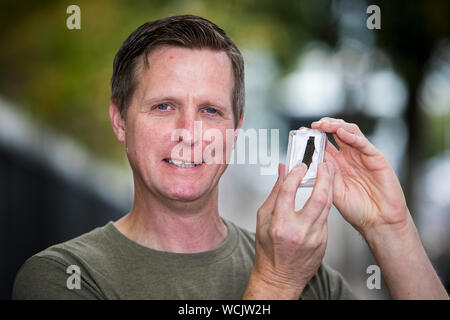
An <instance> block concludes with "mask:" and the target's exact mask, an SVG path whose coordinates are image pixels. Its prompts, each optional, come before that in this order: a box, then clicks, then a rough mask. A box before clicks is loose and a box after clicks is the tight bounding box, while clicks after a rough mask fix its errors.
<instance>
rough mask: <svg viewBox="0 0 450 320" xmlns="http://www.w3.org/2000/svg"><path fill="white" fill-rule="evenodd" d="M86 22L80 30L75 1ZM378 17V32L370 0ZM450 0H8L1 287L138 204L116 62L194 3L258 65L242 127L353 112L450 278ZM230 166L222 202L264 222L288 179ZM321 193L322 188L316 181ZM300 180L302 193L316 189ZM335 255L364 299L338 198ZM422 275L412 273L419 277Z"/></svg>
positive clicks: (363, 276)
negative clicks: (74, 26)
mask: <svg viewBox="0 0 450 320" xmlns="http://www.w3.org/2000/svg"><path fill="white" fill-rule="evenodd" d="M72 4H76V5H78V6H79V7H80V9H81V29H80V30H69V29H68V28H67V27H66V20H67V18H68V17H69V16H70V14H67V13H66V9H67V7H68V6H69V5H72ZM372 4H376V5H378V6H379V8H380V16H381V29H375V30H370V29H369V28H367V25H366V21H367V19H368V18H369V17H370V16H371V13H373V12H371V13H367V12H366V10H367V8H368V6H369V5H372ZM449 5H450V3H449V2H448V1H446V0H443V1H425V0H423V1H384V2H381V1H370V2H369V1H365V0H354V1H350V0H330V1H314V0H301V1H300V0H295V1H294V0H292V1H272V0H271V1H269V0H258V1H254V0H239V1H206V0H205V1H200V0H198V1H178V0H177V1H175V0H161V1H133V2H129V1H106V0H103V1H81V0H77V1H58V2H56V1H14V0H2V1H1V3H0V48H1V49H0V252H1V259H0V298H3V299H9V298H10V293H11V288H12V283H13V280H14V277H15V274H16V272H17V271H18V269H19V267H20V266H21V265H22V263H23V262H24V261H25V260H26V259H27V258H28V257H30V256H31V255H33V254H35V253H37V252H38V251H40V250H43V249H45V248H46V247H48V246H50V245H52V244H56V243H59V242H62V241H65V240H69V239H71V238H73V237H76V236H78V235H80V234H82V233H85V232H88V231H90V230H92V229H93V228H95V227H98V226H102V225H104V224H105V223H107V222H108V221H110V220H116V219H118V218H119V217H121V216H122V215H124V214H125V213H126V212H128V211H129V210H130V208H131V205H132V197H133V183H132V178H131V171H130V169H129V167H128V163H127V160H126V157H125V153H124V151H123V148H122V145H121V144H120V143H119V142H118V141H117V140H116V138H115V136H114V134H113V131H112V130H111V125H110V121H109V116H108V106H109V95H110V88H109V80H110V77H111V73H112V61H113V58H114V55H115V53H116V52H117V50H118V49H119V47H120V45H121V43H122V42H123V40H125V38H126V37H127V36H128V34H129V33H131V32H132V31H133V30H134V29H135V28H137V27H138V26H139V25H141V24H142V23H144V22H146V21H149V20H154V19H158V18H162V17H165V16H168V15H175V14H182V13H191V14H197V15H200V16H203V17H205V18H208V19H210V20H212V21H213V22H215V23H216V24H218V25H219V26H221V27H222V28H223V29H224V30H225V31H226V32H227V33H228V34H229V35H230V36H231V38H232V39H234V41H235V42H236V44H237V45H238V47H239V48H240V49H241V51H242V52H243V55H244V58H245V62H246V87H247V93H246V94H247V97H246V111H245V118H244V119H245V120H244V129H250V128H254V129H259V128H265V129H279V130H280V131H279V133H280V141H281V145H280V151H279V152H280V160H281V161H284V160H285V154H286V145H287V139H288V131H289V130H290V129H295V128H298V127H300V126H302V125H304V126H309V124H310V123H311V121H314V120H317V119H319V118H320V117H322V116H332V117H339V118H343V119H345V120H346V121H349V122H355V123H357V124H358V125H359V126H360V127H361V129H362V131H363V132H364V133H365V134H366V135H367V136H368V137H369V139H370V140H371V141H372V142H373V143H374V144H375V145H376V146H377V147H378V148H379V149H380V150H381V151H382V152H383V153H384V154H385V155H386V156H387V158H388V159H389V160H390V162H391V164H392V166H393V167H394V169H395V170H396V172H397V174H398V176H399V178H400V180H401V183H402V186H403V188H404V191H405V195H406V198H407V201H408V204H409V208H410V211H411V213H412V215H413V217H414V220H415V222H416V224H417V227H418V229H419V232H420V235H421V237H422V240H423V242H424V245H425V247H426V250H427V252H428V254H429V257H430V259H431V261H432V263H433V265H434V266H435V268H436V269H437V272H438V274H439V276H440V277H441V279H442V281H443V282H444V284H445V286H446V288H447V290H449V288H450V232H449V227H450V27H449V12H450V8H449ZM259 169H260V165H259V164H255V165H231V166H230V167H229V168H228V170H227V171H226V173H225V174H224V176H223V178H222V180H221V182H220V184H221V189H220V211H221V214H222V216H224V217H225V218H228V219H231V220H232V221H234V222H236V223H237V224H239V225H241V226H242V227H244V228H247V229H248V230H251V231H254V230H255V223H256V211H257V209H258V207H259V206H260V205H261V204H262V203H263V201H264V200H265V198H266V197H267V195H268V194H269V192H270V190H271V188H272V186H273V184H274V182H275V180H276V176H275V175H272V176H264V175H261V174H260V170H259ZM309 190H310V189H309ZM309 192H310V191H308V190H302V191H301V192H299V194H298V197H297V205H298V206H301V204H302V203H303V202H304V201H305V199H306V198H307V197H308V195H309ZM329 233H330V235H329V243H328V247H327V251H326V256H325V262H326V263H328V264H329V265H331V266H332V267H334V268H335V269H337V270H338V271H340V272H341V273H342V274H343V276H344V277H345V278H346V279H347V281H348V282H349V284H350V285H351V287H352V288H353V290H354V291H355V293H356V294H357V295H358V296H359V297H360V298H361V299H386V298H388V295H387V291H386V286H385V284H384V283H382V286H381V289H380V290H376V289H375V290H369V289H368V288H367V286H366V280H367V278H368V277H369V274H367V273H366V269H367V267H368V266H369V265H371V264H374V263H375V262H374V260H373V258H372V256H371V254H370V251H369V249H368V247H367V245H366V244H365V242H364V241H363V239H362V237H361V236H360V235H359V234H358V233H357V232H356V231H354V230H353V229H352V228H351V227H350V226H349V225H348V224H347V223H346V222H345V221H344V220H343V219H342V218H341V217H340V215H339V213H338V212H337V211H336V210H335V209H333V210H332V212H331V215H330V219H329ZM411 277H414V275H413V274H412V275H411Z"/></svg>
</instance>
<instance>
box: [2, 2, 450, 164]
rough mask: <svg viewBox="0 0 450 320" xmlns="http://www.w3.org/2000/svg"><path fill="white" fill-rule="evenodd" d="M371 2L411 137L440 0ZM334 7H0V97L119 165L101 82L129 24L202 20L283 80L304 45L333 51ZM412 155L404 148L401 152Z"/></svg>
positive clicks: (442, 30) (441, 23)
mask: <svg viewBox="0 0 450 320" xmlns="http://www.w3.org/2000/svg"><path fill="white" fill-rule="evenodd" d="M374 2H375V3H377V4H378V5H379V6H380V7H382V29H381V30H378V31H374V32H377V45H378V46H380V47H382V48H383V49H384V50H385V51H386V52H387V53H388V54H389V55H390V56H391V57H392V58H393V60H394V64H395V65H396V67H397V68H398V70H399V71H400V73H401V74H402V76H403V77H404V78H405V79H406V81H407V85H408V88H409V92H410V98H409V105H408V108H407V110H408V111H407V114H406V118H407V121H408V123H409V125H410V126H411V130H409V133H410V134H411V136H412V137H413V135H414V134H415V133H414V132H415V130H416V128H418V127H417V126H418V122H419V120H420V117H421V115H420V114H419V112H418V111H417V101H416V94H417V88H418V86H419V84H420V81H421V79H422V78H423V74H424V72H425V69H424V66H425V65H426V62H427V59H428V58H429V55H430V53H431V51H432V50H433V45H434V43H435V42H436V41H437V40H439V39H441V38H443V37H444V38H445V37H447V38H448V29H449V22H448V20H449V19H448V12H449V2H448V1H445V0H444V1H414V2H411V1H386V2H385V1H374ZM336 3H337V0H336V1H314V0H303V1H298V0H284V1H274V0H258V1H256V0H239V1H238V0H228V1H212V0H203V1H202V0H195V1H194V0H193V1H182V0H152V1H108V0H96V1H88V0H79V1H76V2H74V1H50V0H42V1H15V0H2V2H0V43H1V50H0V70H1V76H0V94H1V95H3V96H5V97H7V98H8V99H10V100H12V101H13V102H14V103H15V104H16V105H17V106H18V107H20V108H21V109H23V110H24V111H25V112H27V113H28V114H30V115H31V116H32V117H33V119H35V120H36V121H37V122H38V123H44V124H48V125H50V126H52V127H54V128H56V129H57V130H60V131H62V132H65V133H67V134H69V135H71V136H73V137H75V138H76V139H77V140H78V141H80V142H81V143H83V144H84V145H86V146H87V147H88V148H89V149H90V150H91V151H93V152H94V153H95V154H96V155H97V156H99V157H103V158H108V159H113V160H120V159H121V160H124V153H123V151H122V146H121V145H120V144H119V143H118V142H117V140H116V139H115V136H114V134H113V133H112V130H111V125H110V122H109V116H108V106H109V96H110V87H109V81H110V77H111V73H112V62H113V58H114V55H115V53H116V52H117V50H118V49H119V47H120V45H121V44H122V42H123V41H124V40H125V38H126V37H127V36H128V35H129V34H130V33H131V32H132V31H133V30H134V29H135V28H137V27H138V26H139V25H141V24H143V23H144V22H146V21H150V20H154V19H158V18H162V17H165V16H169V15H175V14H185V13H190V14H196V15H200V16H203V17H205V18H207V19H210V20H212V21H213V22H215V23H216V24H218V25H219V26H221V27H222V28H223V29H224V30H225V31H226V32H227V33H228V34H229V35H230V36H231V38H232V39H234V41H235V42H236V44H237V45H238V47H239V48H240V49H241V50H242V51H245V49H265V50H270V51H271V52H273V53H274V55H275V57H276V58H277V61H278V64H279V67H280V74H284V73H286V72H288V71H290V70H291V69H292V68H293V67H294V65H295V62H296V61H297V58H298V55H299V53H300V52H301V50H302V48H303V47H304V46H305V45H306V44H307V43H309V42H310V41H312V40H320V41H323V42H326V43H328V44H329V45H331V46H334V45H335V44H336V42H337V22H338V21H337V18H336V17H334V15H333V14H332V6H333V5H336ZM71 4H77V5H78V6H79V7H80V8H81V30H68V29H67V28H66V19H67V18H68V16H69V15H68V14H67V13H66V8H67V7H68V6H69V5H71ZM278 76H279V75H278ZM422 138H423V137H422ZM425 144H426V143H425ZM416 151H417V150H414V149H411V150H410V154H413V155H414V154H417V152H416ZM425 153H426V154H427V153H428V152H425Z"/></svg>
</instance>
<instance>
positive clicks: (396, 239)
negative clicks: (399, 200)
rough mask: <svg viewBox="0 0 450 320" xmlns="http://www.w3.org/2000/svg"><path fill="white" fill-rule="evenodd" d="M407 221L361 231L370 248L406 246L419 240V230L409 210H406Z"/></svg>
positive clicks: (370, 227)
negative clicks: (392, 245)
mask: <svg viewBox="0 0 450 320" xmlns="http://www.w3.org/2000/svg"><path fill="white" fill-rule="evenodd" d="M406 211H407V212H406V214H405V219H404V220H402V221H400V222H397V223H390V224H389V223H386V224H379V225H372V226H367V227H366V228H364V229H362V230H360V233H361V235H362V236H363V237H364V239H365V240H366V242H367V244H368V245H369V247H371V248H373V247H377V246H378V245H380V244H383V243H384V244H386V243H392V244H402V243H403V244H405V243H409V242H410V241H411V240H412V239H414V238H417V236H418V234H417V229H416V226H415V224H414V221H413V220H412V217H411V214H410V213H409V210H408V209H406Z"/></svg>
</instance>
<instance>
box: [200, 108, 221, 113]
mask: <svg viewBox="0 0 450 320" xmlns="http://www.w3.org/2000/svg"><path fill="white" fill-rule="evenodd" d="M203 111H204V112H206V113H209V114H217V113H218V111H217V110H216V109H214V108H205V109H203Z"/></svg>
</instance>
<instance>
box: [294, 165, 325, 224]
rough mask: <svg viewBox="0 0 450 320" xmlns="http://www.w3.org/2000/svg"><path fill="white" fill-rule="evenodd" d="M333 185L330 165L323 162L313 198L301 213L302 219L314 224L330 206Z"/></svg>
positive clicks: (318, 171)
mask: <svg viewBox="0 0 450 320" xmlns="http://www.w3.org/2000/svg"><path fill="white" fill-rule="evenodd" d="M330 188H332V185H331V175H330V171H329V170H328V163H327V162H322V163H320V164H319V166H318V169H317V180H316V184H315V185H314V189H313V191H312V193H311V196H310V197H309V199H308V200H307V201H306V203H305V205H304V206H303V208H302V209H301V210H300V211H299V213H301V214H300V217H302V218H303V219H305V220H307V221H309V222H310V223H313V222H314V221H315V220H316V219H317V218H318V217H319V216H320V214H321V213H322V211H323V210H324V209H325V208H326V206H327V205H328V195H329V189H330Z"/></svg>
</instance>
